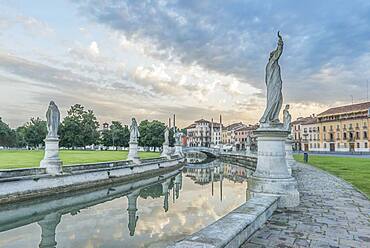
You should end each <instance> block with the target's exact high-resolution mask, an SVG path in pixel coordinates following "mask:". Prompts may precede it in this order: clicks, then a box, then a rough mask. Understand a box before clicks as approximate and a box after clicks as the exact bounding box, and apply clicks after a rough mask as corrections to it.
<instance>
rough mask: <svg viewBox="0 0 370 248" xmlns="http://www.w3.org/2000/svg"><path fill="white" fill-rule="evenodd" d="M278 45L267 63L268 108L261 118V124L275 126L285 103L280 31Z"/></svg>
mask: <svg viewBox="0 0 370 248" xmlns="http://www.w3.org/2000/svg"><path fill="white" fill-rule="evenodd" d="M277 35H278V38H279V40H278V46H277V48H276V49H275V50H274V51H272V52H271V53H270V58H269V62H268V63H267V65H266V77H265V83H266V86H267V102H266V109H265V112H264V113H263V116H262V118H261V119H260V123H261V124H265V125H267V126H271V125H272V126H274V125H276V124H279V123H280V121H279V113H280V110H281V106H282V104H283V94H282V92H281V91H282V84H283V82H282V80H281V75H280V66H279V63H278V61H279V58H280V56H281V54H282V52H283V38H282V37H281V35H280V33H279V32H278V34H277Z"/></svg>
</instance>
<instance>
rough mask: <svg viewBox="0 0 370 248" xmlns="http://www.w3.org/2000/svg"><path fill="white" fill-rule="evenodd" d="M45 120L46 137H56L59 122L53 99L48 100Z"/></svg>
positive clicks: (57, 110) (58, 113) (58, 114)
mask: <svg viewBox="0 0 370 248" xmlns="http://www.w3.org/2000/svg"><path fill="white" fill-rule="evenodd" d="M46 120H47V129H48V135H47V137H51V138H57V137H58V127H59V124H60V112H59V109H58V107H57V105H56V104H55V103H54V102H53V101H50V103H49V108H48V110H47V112H46Z"/></svg>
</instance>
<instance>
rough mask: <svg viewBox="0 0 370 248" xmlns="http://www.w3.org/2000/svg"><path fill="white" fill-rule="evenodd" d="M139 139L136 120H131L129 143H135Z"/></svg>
mask: <svg viewBox="0 0 370 248" xmlns="http://www.w3.org/2000/svg"><path fill="white" fill-rule="evenodd" d="M139 137H140V132H139V127H138V125H137V122H136V119H135V118H132V122H131V126H130V142H134V143H137V142H138V138H139Z"/></svg>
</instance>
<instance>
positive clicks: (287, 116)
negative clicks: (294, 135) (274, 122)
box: [283, 104, 292, 132]
mask: <svg viewBox="0 0 370 248" xmlns="http://www.w3.org/2000/svg"><path fill="white" fill-rule="evenodd" d="M291 122H292V116H291V115H290V113H289V104H287V105H285V109H284V110H283V124H284V129H285V130H287V131H289V132H290V131H292V123H291Z"/></svg>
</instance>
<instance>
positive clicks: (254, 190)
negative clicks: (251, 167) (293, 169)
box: [248, 126, 299, 207]
mask: <svg viewBox="0 0 370 248" xmlns="http://www.w3.org/2000/svg"><path fill="white" fill-rule="evenodd" d="M255 134H256V135H257V142H258V159H257V167H256V170H255V172H254V173H253V175H252V177H250V178H249V179H248V193H249V194H250V196H251V197H253V196H255V195H274V196H280V199H279V203H278V206H279V207H294V206H297V205H298V204H299V193H298V190H297V182H296V180H295V179H294V178H293V177H292V176H291V175H290V174H289V171H288V167H287V164H286V160H285V140H286V138H287V135H288V132H287V131H284V130H283V129H282V128H281V127H280V126H278V127H275V128H271V127H263V128H259V129H257V130H256V131H255Z"/></svg>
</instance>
